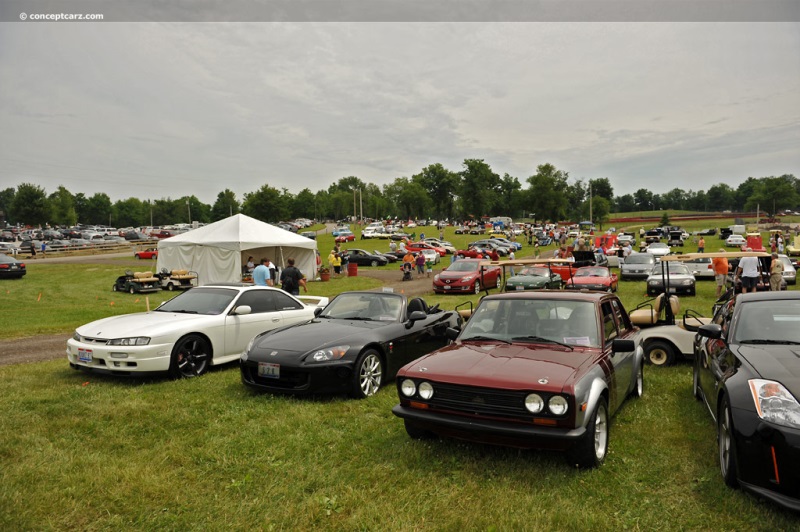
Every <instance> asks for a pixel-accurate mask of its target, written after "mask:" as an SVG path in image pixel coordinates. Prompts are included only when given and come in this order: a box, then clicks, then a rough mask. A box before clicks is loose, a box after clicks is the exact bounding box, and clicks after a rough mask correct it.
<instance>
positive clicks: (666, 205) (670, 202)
mask: <svg viewBox="0 0 800 532" xmlns="http://www.w3.org/2000/svg"><path fill="white" fill-rule="evenodd" d="M686 196H687V195H686V192H685V191H684V190H683V189H682V188H673V189H672V190H670V191H669V192H667V193H665V194H662V195H661V202H660V205H659V208H661V209H673V210H683V209H686V207H687V205H686V199H687V198H686Z"/></svg>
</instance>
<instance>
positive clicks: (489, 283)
mask: <svg viewBox="0 0 800 532" xmlns="http://www.w3.org/2000/svg"><path fill="white" fill-rule="evenodd" d="M481 262H482V260H481V259H459V260H457V261H455V262H454V263H452V264H450V266H448V267H447V268H445V269H444V270H442V271H441V272H439V273H437V274H436V275H434V276H433V291H434V292H436V293H437V294H448V293H455V292H462V293H463V292H473V293H475V294H478V293H480V291H481V290H483V289H484V288H497V287H498V286H500V272H501V269H500V267H498V266H481Z"/></svg>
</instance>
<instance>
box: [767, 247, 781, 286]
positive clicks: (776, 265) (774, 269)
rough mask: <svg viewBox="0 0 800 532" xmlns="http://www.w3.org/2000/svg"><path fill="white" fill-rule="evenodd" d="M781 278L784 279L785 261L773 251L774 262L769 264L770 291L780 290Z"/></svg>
mask: <svg viewBox="0 0 800 532" xmlns="http://www.w3.org/2000/svg"><path fill="white" fill-rule="evenodd" d="M781 280H783V262H781V259H779V258H778V254H777V253H773V254H772V262H771V263H770V265H769V291H770V292H778V291H780V289H781Z"/></svg>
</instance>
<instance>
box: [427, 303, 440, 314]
mask: <svg viewBox="0 0 800 532" xmlns="http://www.w3.org/2000/svg"><path fill="white" fill-rule="evenodd" d="M438 311H439V303H436V304H435V305H434V306H432V307H428V314H436V312H438Z"/></svg>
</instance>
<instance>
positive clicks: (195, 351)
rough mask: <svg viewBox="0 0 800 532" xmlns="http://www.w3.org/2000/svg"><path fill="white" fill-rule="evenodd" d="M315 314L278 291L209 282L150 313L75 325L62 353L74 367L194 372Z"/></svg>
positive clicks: (175, 373) (136, 372)
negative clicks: (260, 336) (259, 337)
mask: <svg viewBox="0 0 800 532" xmlns="http://www.w3.org/2000/svg"><path fill="white" fill-rule="evenodd" d="M315 301H316V300H315ZM327 301H328V300H327V298H322V300H320V302H319V304H320V305H322V304H326V303H327ZM315 305H316V303H315ZM313 317H314V307H313V306H306V305H304V304H303V303H302V301H301V298H297V297H293V296H291V295H289V294H287V293H286V292H284V291H283V290H280V289H278V288H272V287H266V286H229V285H206V286H200V287H196V288H192V289H191V290H187V291H185V292H182V293H181V294H180V295H178V296H177V297H174V298H173V299H170V300H169V301H167V302H165V303H163V304H162V305H160V306H159V307H158V308H157V309H156V310H154V311H151V312H140V313H136V314H124V315H121V316H112V317H110V318H104V319H102V320H98V321H94V322H91V323H88V324H86V325H82V326H80V327H78V328H77V329H76V330H75V333H74V334H73V336H72V338H71V339H70V340H68V341H67V358H68V359H69V364H70V366H71V367H72V368H74V369H80V370H86V371H94V372H101V373H110V374H114V375H124V376H130V375H142V374H147V373H158V372H167V373H169V374H170V375H171V376H172V377H175V378H178V377H195V376H198V375H202V374H203V373H205V372H206V371H207V370H208V368H209V366H215V365H218V364H224V363H226V362H232V361H234V360H237V359H238V358H239V357H240V356H241V354H242V351H244V350H245V348H246V347H247V344H248V342H250V340H251V339H252V338H253V337H254V336H255V335H256V334H259V333H262V332H264V331H267V330H272V329H276V328H279V327H283V326H286V325H293V324H295V323H301V322H305V321H308V320H310V319H312V318H313Z"/></svg>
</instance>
